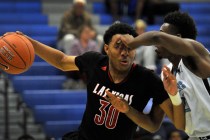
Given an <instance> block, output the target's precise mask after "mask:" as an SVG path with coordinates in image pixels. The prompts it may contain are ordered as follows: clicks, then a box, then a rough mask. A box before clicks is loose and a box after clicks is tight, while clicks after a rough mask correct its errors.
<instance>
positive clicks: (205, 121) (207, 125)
mask: <svg viewBox="0 0 210 140" xmlns="http://www.w3.org/2000/svg"><path fill="white" fill-rule="evenodd" d="M170 67H172V65H171V64H170ZM178 69H179V72H177V73H176V79H177V86H178V89H179V93H180V95H181V98H182V101H183V103H184V106H185V118H186V126H185V132H186V133H187V134H188V135H189V137H190V139H193V137H194V138H195V137H204V136H209V135H210V93H209V92H210V91H209V92H208V90H207V89H209V82H208V81H207V80H206V81H205V83H204V80H203V79H202V78H200V77H198V76H196V75H195V74H193V73H192V72H191V71H190V70H189V69H188V68H187V67H186V66H185V65H184V63H183V62H182V60H181V61H180V63H179V66H178ZM195 139H196V138H195Z"/></svg>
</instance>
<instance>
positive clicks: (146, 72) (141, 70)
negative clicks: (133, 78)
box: [134, 64, 155, 77]
mask: <svg viewBox="0 0 210 140" xmlns="http://www.w3.org/2000/svg"><path fill="white" fill-rule="evenodd" d="M134 73H135V74H136V75H138V76H141V77H147V76H150V75H154V74H155V72H154V71H153V70H151V69H148V68H146V67H143V66H141V65H138V64H134Z"/></svg>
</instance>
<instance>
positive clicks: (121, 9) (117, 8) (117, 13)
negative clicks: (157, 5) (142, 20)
mask: <svg viewBox="0 0 210 140" xmlns="http://www.w3.org/2000/svg"><path fill="white" fill-rule="evenodd" d="M144 1H145V0H105V5H106V9H107V12H108V13H110V14H111V15H112V16H113V20H114V21H116V20H120V18H121V16H125V15H129V14H130V13H132V14H133V13H134V16H135V19H138V18H139V17H140V16H141V12H142V9H143V7H144Z"/></svg>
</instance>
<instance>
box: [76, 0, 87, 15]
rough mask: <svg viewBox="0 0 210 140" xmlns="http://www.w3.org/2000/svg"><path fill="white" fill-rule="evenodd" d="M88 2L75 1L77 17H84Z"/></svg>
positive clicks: (82, 0)
mask: <svg viewBox="0 0 210 140" xmlns="http://www.w3.org/2000/svg"><path fill="white" fill-rule="evenodd" d="M85 6H86V0H74V1H73V9H74V12H75V14H76V15H77V16H81V15H83V13H84V11H85Z"/></svg>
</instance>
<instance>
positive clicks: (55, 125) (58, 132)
mask: <svg viewBox="0 0 210 140" xmlns="http://www.w3.org/2000/svg"><path fill="white" fill-rule="evenodd" d="M80 123H81V121H80V120H77V121H47V122H46V123H45V124H44V131H45V132H46V134H48V136H49V137H54V138H61V137H62V136H63V135H64V134H66V133H68V132H73V131H76V130H78V128H79V125H80ZM59 140H61V139H59Z"/></svg>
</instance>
